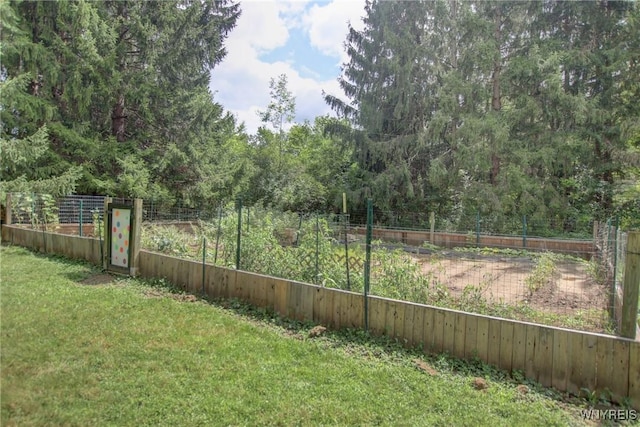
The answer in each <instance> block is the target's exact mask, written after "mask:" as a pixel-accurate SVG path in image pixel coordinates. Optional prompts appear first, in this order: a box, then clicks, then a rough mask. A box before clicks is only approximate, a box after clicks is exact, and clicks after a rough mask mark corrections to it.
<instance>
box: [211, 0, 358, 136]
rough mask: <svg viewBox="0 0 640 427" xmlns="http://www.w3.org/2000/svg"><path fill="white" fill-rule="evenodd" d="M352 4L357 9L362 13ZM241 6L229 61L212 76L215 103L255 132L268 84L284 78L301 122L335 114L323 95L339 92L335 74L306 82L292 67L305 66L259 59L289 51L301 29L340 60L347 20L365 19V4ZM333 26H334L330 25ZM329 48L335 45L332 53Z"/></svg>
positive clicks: (229, 44)
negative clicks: (294, 34) (284, 48)
mask: <svg viewBox="0 0 640 427" xmlns="http://www.w3.org/2000/svg"><path fill="white" fill-rule="evenodd" d="M352 4H357V5H359V9H358V8H356V7H354V6H352ZM342 6H348V7H347V9H349V10H351V12H349V13H345V12H344V11H341V7H342ZM240 7H241V9H242V15H241V16H240V19H239V20H238V22H237V26H236V28H235V29H234V30H232V31H231V33H230V35H229V38H228V39H227V41H226V43H225V45H226V46H227V51H228V54H227V57H226V58H225V59H224V60H223V61H222V63H221V64H220V65H218V66H217V67H216V68H215V69H214V70H213V72H212V77H211V89H212V90H213V91H214V93H215V98H216V100H217V101H218V102H220V103H221V104H222V105H223V106H224V107H225V108H226V109H227V110H228V111H230V112H232V113H233V114H235V115H236V117H237V118H238V120H239V121H240V122H245V125H246V127H247V131H248V132H249V133H255V132H256V130H257V128H258V127H259V126H260V125H261V122H260V119H259V117H258V115H257V111H259V110H263V109H265V108H266V106H267V104H268V103H269V81H270V79H271V78H272V77H277V76H278V75H280V74H286V75H287V77H288V81H289V90H290V91H291V92H292V93H293V95H294V96H295V97H296V113H297V114H296V121H297V122H302V121H304V120H313V119H314V118H315V117H316V116H320V115H324V114H327V113H329V112H330V111H331V110H330V108H329V107H328V106H327V105H326V103H325V102H324V100H323V98H322V91H323V90H325V91H327V92H330V93H340V89H339V88H338V83H337V81H336V79H337V77H338V75H337V74H336V76H335V78H333V79H330V80H321V79H318V78H315V79H314V78H310V77H302V76H301V75H300V73H299V72H298V71H297V70H296V69H295V68H294V65H295V66H296V68H298V69H300V70H304V69H305V66H306V65H305V64H293V63H291V62H283V61H276V62H265V61H263V60H261V59H260V56H261V55H264V54H265V53H267V52H269V51H271V50H273V49H276V48H278V47H282V46H285V45H286V43H287V40H288V38H289V36H290V30H293V29H295V28H300V29H302V30H303V31H308V34H309V37H310V40H311V44H312V45H313V46H315V47H317V48H318V49H321V51H322V52H330V53H331V55H332V56H333V58H334V59H333V60H335V59H337V58H338V57H339V55H340V53H339V50H342V43H343V41H344V37H345V35H346V32H347V19H352V21H353V18H350V17H352V16H356V13H355V12H354V11H355V10H356V9H357V10H359V14H363V11H364V0H360V1H358V2H345V1H333V2H331V3H327V4H326V5H322V6H318V5H313V6H312V7H311V8H309V7H308V2H302V1H289V2H282V1H247V2H241V5H240ZM332 11H333V12H335V13H336V14H337V16H334V17H333V18H332V17H331V16H330V15H331V13H332ZM358 16H359V15H358ZM331 21H335V24H336V25H333V26H332V25H329V23H330V22H331ZM352 24H353V22H352ZM323 33H324V36H323ZM331 43H334V44H335V48H333V50H332V49H331V48H330V44H331ZM311 51H312V48H311V47H309V54H313V53H312V52H311ZM316 55H317V53H316ZM327 59H328V61H332V59H331V58H327Z"/></svg>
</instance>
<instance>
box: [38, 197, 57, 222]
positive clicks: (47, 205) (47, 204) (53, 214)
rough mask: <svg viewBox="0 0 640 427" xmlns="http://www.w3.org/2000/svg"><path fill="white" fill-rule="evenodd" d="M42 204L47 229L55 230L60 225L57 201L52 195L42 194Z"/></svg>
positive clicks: (42, 213) (41, 210)
mask: <svg viewBox="0 0 640 427" xmlns="http://www.w3.org/2000/svg"><path fill="white" fill-rule="evenodd" d="M40 203H41V206H40V212H41V215H42V222H43V223H44V226H45V229H46V230H49V229H55V228H56V227H57V226H58V225H59V223H60V218H59V216H58V206H57V204H56V199H55V198H54V197H53V196H52V195H50V194H40Z"/></svg>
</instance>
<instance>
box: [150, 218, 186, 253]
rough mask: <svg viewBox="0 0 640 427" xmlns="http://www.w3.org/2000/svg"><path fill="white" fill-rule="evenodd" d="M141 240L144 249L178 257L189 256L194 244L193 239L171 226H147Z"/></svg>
mask: <svg viewBox="0 0 640 427" xmlns="http://www.w3.org/2000/svg"><path fill="white" fill-rule="evenodd" d="M140 239H141V244H142V247H143V248H148V249H151V250H153V251H158V252H162V253H165V254H170V255H178V256H185V255H188V254H189V252H190V249H189V248H190V245H191V246H193V244H194V239H193V237H190V236H188V235H187V234H186V233H185V232H183V231H181V230H180V229H178V228H177V227H175V226H171V225H169V226H165V225H145V226H143V227H142V234H141V236H140Z"/></svg>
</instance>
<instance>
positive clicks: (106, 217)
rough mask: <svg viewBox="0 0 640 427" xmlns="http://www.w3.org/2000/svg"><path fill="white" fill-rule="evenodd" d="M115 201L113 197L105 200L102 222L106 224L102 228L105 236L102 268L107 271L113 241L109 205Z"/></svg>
mask: <svg viewBox="0 0 640 427" xmlns="http://www.w3.org/2000/svg"><path fill="white" fill-rule="evenodd" d="M112 200H113V199H111V197H105V198H104V209H103V215H102V220H103V222H104V224H103V226H102V230H103V233H104V235H103V236H102V237H103V240H102V268H103V269H105V270H106V269H107V268H108V267H109V242H110V241H111V239H110V238H109V236H110V235H111V230H109V203H111V201H112Z"/></svg>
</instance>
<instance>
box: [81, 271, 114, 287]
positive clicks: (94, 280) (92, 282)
mask: <svg viewBox="0 0 640 427" xmlns="http://www.w3.org/2000/svg"><path fill="white" fill-rule="evenodd" d="M115 281H116V277H114V276H112V275H111V274H105V273H98V274H92V275H91V276H89V277H87V278H86V279H83V280H81V281H80V282H79V283H80V284H81V285H89V286H96V285H109V284H111V283H113V282H115Z"/></svg>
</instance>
